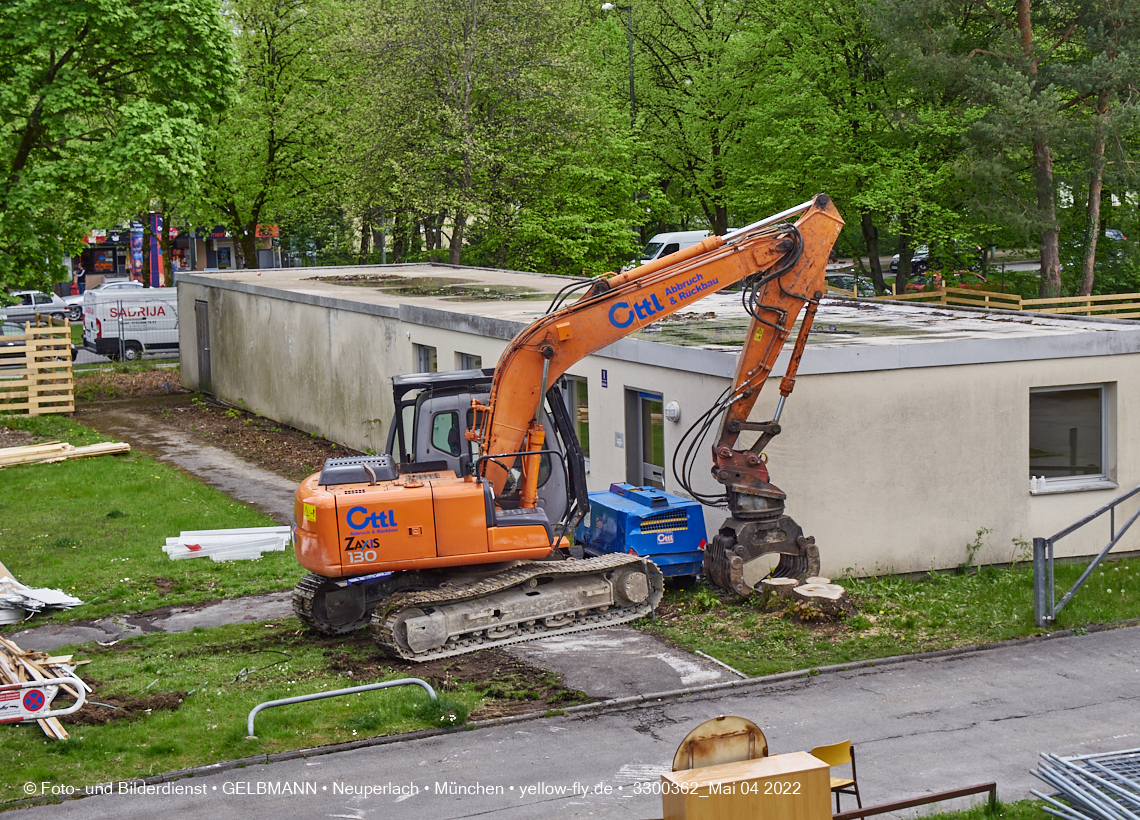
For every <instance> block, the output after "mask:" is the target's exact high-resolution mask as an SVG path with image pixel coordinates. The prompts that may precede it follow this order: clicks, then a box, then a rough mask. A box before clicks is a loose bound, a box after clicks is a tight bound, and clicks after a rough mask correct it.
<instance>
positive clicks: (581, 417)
mask: <svg viewBox="0 0 1140 820" xmlns="http://www.w3.org/2000/svg"><path fill="white" fill-rule="evenodd" d="M566 409H567V410H568V411H569V412H570V420H571V423H572V424H573V425H574V434H575V435H577V436H578V444H579V445H581V447H582V455H584V456H585V457H586V458H589V457H590V389H589V386H588V385H587V383H586V380H585V379H580V378H577V377H575V376H567V377H566Z"/></svg>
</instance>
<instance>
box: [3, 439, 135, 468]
mask: <svg viewBox="0 0 1140 820" xmlns="http://www.w3.org/2000/svg"><path fill="white" fill-rule="evenodd" d="M130 451H131V445H129V444H127V443H125V442H121V441H106V442H103V443H101V444H87V445H85V446H83V447H73V446H72V445H70V444H68V443H67V442H65V441H48V442H45V443H43V444H27V445H24V446H22V447H4V448H0V467H11V466H13V465H15V464H51V463H53V462H56V461H66V460H68V459H72V458H87V457H88V456H106V455H114V454H117V453H129V452H130Z"/></svg>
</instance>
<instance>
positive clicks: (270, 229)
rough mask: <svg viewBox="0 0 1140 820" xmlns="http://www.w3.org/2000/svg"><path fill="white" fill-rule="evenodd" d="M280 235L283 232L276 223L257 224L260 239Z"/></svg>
mask: <svg viewBox="0 0 1140 820" xmlns="http://www.w3.org/2000/svg"><path fill="white" fill-rule="evenodd" d="M280 235H281V232H280V231H279V230H278V228H277V226H276V225H258V226H257V237H258V238H259V239H264V238H265V237H268V236H280Z"/></svg>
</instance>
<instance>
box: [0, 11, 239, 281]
mask: <svg viewBox="0 0 1140 820" xmlns="http://www.w3.org/2000/svg"><path fill="white" fill-rule="evenodd" d="M232 62H233V52H232V50H231V48H230V43H229V36H228V32H227V30H226V28H225V26H224V24H223V22H222V19H221V16H220V15H219V12H218V2H217V0H10V2H6V3H4V4H2V5H0V286H6V287H14V286H37V287H44V288H45V289H46V287H47V286H48V284H49V283H50V282H54V281H58V280H60V279H61V278H63V275H64V269H63V267H62V257H63V255H64V254H65V253H69V252H75V251H76V250H78V248H79V247H80V242H81V240H82V234H83V233H84V231H85V230H86V229H87V228H89V227H91V226H92V222H94V221H99V220H106V221H111V220H120V219H122V218H123V216H124V213H130V212H132V211H134V210H136V209H140V208H145V207H146V204H147V203H148V201H149V199H150V196H151V195H152V194H153V193H155V192H156V191H157V190H158V189H161V188H163V187H164V186H166V185H168V184H172V181H175V180H185V179H187V178H193V177H195V176H196V175H197V174H198V172H199V171H200V168H201V163H202V157H201V153H200V147H201V142H202V139H203V137H204V135H205V128H206V123H207V121H208V120H209V118H210V117H211V116H212V115H213V114H214V112H216V111H218V110H220V109H221V108H222V107H224V105H225V104H226V102H227V95H228V89H229V86H230V84H231V82H232V80H233V68H232Z"/></svg>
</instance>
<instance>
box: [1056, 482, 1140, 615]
mask: <svg viewBox="0 0 1140 820" xmlns="http://www.w3.org/2000/svg"><path fill="white" fill-rule="evenodd" d="M1137 493H1140V486H1137V487H1133V488H1132V489H1131V490H1129V491H1128V492H1126V493H1125V494H1124V495H1122V496H1119V497H1118V498H1115V499H1113V500H1112V501H1110V502H1108V503H1107V504H1105V505H1104V506H1103V507H1101V508H1100V509H1099V510H1096V511H1095V512H1092V513H1089V514H1088V515H1086V516H1085V517H1084V518H1082V519H1081V520H1080V521H1077V522H1076V523H1074V524H1070V525H1069V526H1068V527H1065V529H1063V530H1061V531H1060V532H1059V533H1057V534H1056V535H1054V536H1052V537H1051V538H1034V539H1033V619H1034V621H1036V623H1037V626H1039V627H1045V626H1048V625H1049V623H1051V622H1052V621H1055V620H1057V615H1058V614H1059V613H1060V612H1061V610H1062V609H1064V608H1065V604H1067V603H1069V601H1071V600H1072V598H1073V596H1074V595H1075V594H1076V592H1077V590H1078V589H1080V588H1081V587H1082V586H1083V585H1084V583H1085V581H1087V580H1088V578H1089V576H1090V575H1092V574H1093V570H1095V569H1096V568H1097V567H1098V566H1099V565H1100V562H1101V561H1102V560H1104V557H1105V556H1106V555H1108V553H1109V552H1111V551H1112V548H1113V547H1115V546H1116V545H1117V544H1118V543H1120V539H1121V538H1123V537H1124V533H1126V532H1128V528H1129V527H1131V526H1132V525H1133V524H1134V523H1135V522H1136V519H1137V518H1140V508H1138V509H1137V510H1136V512H1134V513H1132V516H1131V517H1130V518H1129V519H1128V520H1127V521H1126V522H1125V524H1124V526H1123V527H1121V528H1120V532H1117V531H1116V508H1117V506H1118V505H1119V504H1121V503H1122V502H1124V501H1127V500H1128V499H1130V498H1131V497H1132V496H1134V495H1136V494H1137ZM1105 513H1108V520H1109V541H1108V543H1107V544H1106V545H1105V547H1104V549H1102V550H1101V551H1100V553H1098V554H1097V556H1096V558H1094V559H1093V560H1092V563H1091V564H1089V565H1088V567H1087V568H1086V569H1085V571H1084V572H1082V573H1081V577H1080V578H1078V579H1077V581H1076V583H1075V584H1073V586H1072V587H1070V589H1069V591H1068V592H1066V593H1065V594H1064V595H1063V596H1062V597H1061V600H1060V602H1059V603H1058V602H1056V601H1055V598H1054V593H1055V590H1054V582H1053V546H1054V544H1056V543H1057V542H1058V541H1060V540H1061V539H1062V538H1064V537H1065V536H1066V535H1070V534H1072V533H1073V532H1076V531H1077V530H1079V529H1080V528H1081V527H1083V526H1084V525H1085V524H1088V523H1089V522H1091V521H1094V520H1096V519H1097V518H1100V516H1102V515H1104V514H1105Z"/></svg>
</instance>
